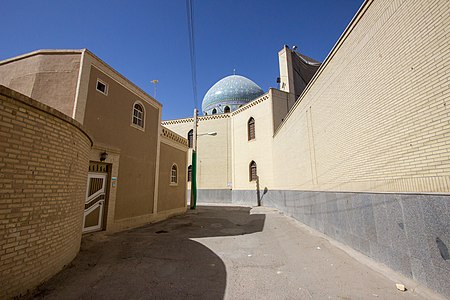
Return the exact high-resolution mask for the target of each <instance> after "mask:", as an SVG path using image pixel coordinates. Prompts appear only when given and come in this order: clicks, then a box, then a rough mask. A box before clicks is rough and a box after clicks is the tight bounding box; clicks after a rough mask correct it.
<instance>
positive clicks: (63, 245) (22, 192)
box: [0, 86, 92, 299]
mask: <svg viewBox="0 0 450 300" xmlns="http://www.w3.org/2000/svg"><path fill="white" fill-rule="evenodd" d="M91 145H92V141H91V140H90V138H89V136H88V135H87V134H86V133H85V132H84V131H83V130H82V129H81V127H80V125H79V124H78V123H77V122H75V121H73V120H72V119H70V118H69V117H67V116H65V115H63V114H62V113H60V112H58V111H56V110H54V109H52V108H50V107H48V106H46V105H44V104H42V103H40V102H37V101H35V100H32V99H31V98H28V97H26V96H24V95H21V94H19V93H17V92H14V91H12V90H10V89H8V88H6V87H4V86H0V287H1V288H0V298H2V299H3V298H12V297H15V296H17V295H19V294H24V293H26V292H27V290H30V289H32V288H34V287H36V286H37V285H39V284H40V283H41V282H43V281H45V280H46V279H48V278H50V277H51V276H53V275H54V274H56V273H57V272H59V271H60V270H61V269H62V268H63V267H64V266H65V265H67V264H68V263H70V261H71V260H72V259H73V258H74V257H75V256H76V254H77V253H78V250H79V247H80V241H81V227H82V219H83V209H84V199H85V196H86V180H87V171H88V155H89V150H90V147H91Z"/></svg>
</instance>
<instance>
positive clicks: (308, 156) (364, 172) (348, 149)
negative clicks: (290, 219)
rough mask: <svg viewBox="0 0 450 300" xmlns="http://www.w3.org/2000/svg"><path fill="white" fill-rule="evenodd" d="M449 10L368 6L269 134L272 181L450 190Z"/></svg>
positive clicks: (434, 4) (289, 185) (440, 5)
mask: <svg viewBox="0 0 450 300" xmlns="http://www.w3.org/2000/svg"><path fill="white" fill-rule="evenodd" d="M448 11H449V6H448V1H431V2H427V4H425V3H424V2H421V1H388V0H386V1H374V2H373V3H372V4H371V5H370V6H369V7H368V9H367V11H366V12H365V13H364V16H363V18H361V19H360V20H359V22H358V23H357V24H356V26H355V27H354V28H353V29H352V30H351V32H350V33H349V35H348V37H346V38H345V39H344V41H343V42H342V43H341V44H339V45H338V47H337V50H336V51H334V52H332V53H331V54H330V55H329V58H328V60H327V61H326V62H325V63H324V65H323V66H322V68H321V70H320V71H319V72H320V74H319V76H316V79H315V80H313V82H312V84H310V87H309V89H308V91H307V92H306V93H305V94H304V95H303V97H302V98H301V99H300V102H299V104H298V105H297V107H296V108H295V109H294V110H293V111H292V112H291V114H290V116H289V118H288V119H287V120H286V121H285V123H284V124H283V125H282V127H281V128H280V130H279V131H278V133H277V134H276V136H275V139H274V156H273V157H274V159H275V164H274V178H275V181H274V185H275V186H276V187H277V188H278V189H311V190H335V191H380V192H438V193H439V192H449V191H450V189H449V185H450V182H449V181H450V180H449V178H450V177H449V175H450V155H449V142H450V117H449V106H448V104H447V103H446V101H447V100H448V97H449V94H448V84H449V77H448V76H447V75H446V72H447V70H448V66H449V58H450V55H449V47H448V33H447V32H448V26H449V22H448ZM424 22H426V23H424ZM405 28H407V30H405Z"/></svg>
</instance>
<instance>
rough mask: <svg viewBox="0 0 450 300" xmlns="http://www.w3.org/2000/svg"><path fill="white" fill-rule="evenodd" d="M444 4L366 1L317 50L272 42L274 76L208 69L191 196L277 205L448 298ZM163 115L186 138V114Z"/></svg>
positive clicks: (449, 184)
mask: <svg viewBox="0 0 450 300" xmlns="http://www.w3.org/2000/svg"><path fill="white" fill-rule="evenodd" d="M448 12H449V6H448V1H445V0H444V1H442V0H433V1H431V2H430V3H427V5H421V4H420V3H419V2H417V1H382V0H379V1H370V0H369V1H365V2H364V4H363V5H362V6H361V8H360V10H359V11H358V13H357V14H356V15H355V16H354V18H353V19H352V21H351V22H350V24H349V25H348V26H347V28H346V29H345V31H344V32H343V33H342V35H341V37H340V38H339V40H338V41H337V42H336V44H335V45H334V47H333V49H332V50H331V51H330V53H329V54H328V56H327V57H326V59H325V60H324V61H323V62H322V63H318V62H317V61H315V60H313V59H311V58H309V57H307V56H305V55H303V54H301V53H300V52H301V49H300V52H299V51H298V49H295V48H294V47H292V48H289V47H287V46H285V47H283V48H282V49H281V51H280V52H279V53H278V59H279V72H280V74H279V80H278V81H279V86H278V88H270V89H269V90H268V91H263V90H262V89H261V88H260V87H259V86H258V85H257V84H256V83H254V82H252V81H251V80H250V79H249V78H251V77H252V76H251V74H249V76H248V77H249V78H246V77H243V76H239V75H231V76H228V77H225V78H223V79H221V80H219V81H218V82H217V83H216V84H215V85H213V86H212V87H211V88H210V90H209V91H208V92H207V93H206V95H205V97H204V99H203V103H202V112H203V116H200V117H199V118H198V128H197V132H198V144H197V145H198V150H197V186H198V198H197V199H198V202H199V203H201V202H220V203H232V204H235V203H236V204H241V203H242V204H246V205H258V204H261V205H264V206H272V207H275V208H278V209H279V210H280V211H282V212H283V213H284V214H286V215H288V216H292V217H293V218H295V219H297V220H299V221H300V222H302V223H304V224H306V225H308V226H310V227H312V228H314V229H316V230H318V231H320V232H322V233H324V234H326V235H327V236H329V237H331V238H332V239H334V240H337V241H339V242H341V243H343V244H345V245H347V246H349V247H351V248H353V249H355V250H357V251H359V252H361V253H363V254H364V255H366V256H368V257H370V258H372V259H374V260H376V261H378V262H381V263H383V264H385V265H386V266H388V267H389V268H391V269H393V270H395V271H396V272H399V273H401V274H403V275H405V276H408V277H411V278H413V279H415V280H417V281H419V282H420V283H422V284H424V285H426V286H427V287H429V288H431V289H433V290H435V291H437V292H438V293H440V294H442V295H444V296H445V297H450V281H449V280H448V278H450V265H449V263H450V256H449V254H448V253H449V251H448V249H449V248H450V231H449V228H450V224H449V220H450V218H449V212H450V196H449V195H450V114H449V108H448V107H449V105H448V99H449V94H448V86H449V76H448V65H449V58H450V55H449V51H448V49H449V47H448V34H446V32H448V17H447V16H448ZM274 77H277V75H275V76H274ZM162 125H163V126H165V127H167V128H169V129H170V130H172V131H174V132H176V133H177V134H178V135H180V136H183V137H185V138H187V139H188V140H189V141H190V143H189V145H190V146H192V138H191V137H192V129H193V118H183V119H176V120H166V121H163V122H162ZM211 132H216V133H217V135H209V134H208V133H211ZM190 151H191V150H190ZM189 156H190V155H189ZM190 164H191V163H190V160H188V168H187V169H188V174H187V175H188V176H187V177H188V179H189V177H190V173H189V170H190V169H191V168H190ZM188 188H189V185H188ZM187 194H189V193H187Z"/></svg>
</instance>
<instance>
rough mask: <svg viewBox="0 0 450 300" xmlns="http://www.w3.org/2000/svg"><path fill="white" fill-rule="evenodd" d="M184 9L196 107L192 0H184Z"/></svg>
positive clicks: (195, 106)
mask: <svg viewBox="0 0 450 300" xmlns="http://www.w3.org/2000/svg"><path fill="white" fill-rule="evenodd" d="M186 11H187V21H188V34H189V57H190V60H191V75H192V91H193V93H194V99H193V100H194V108H198V99H197V67H196V66H197V62H196V59H195V31H194V7H193V0H186Z"/></svg>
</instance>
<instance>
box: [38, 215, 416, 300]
mask: <svg viewBox="0 0 450 300" xmlns="http://www.w3.org/2000/svg"><path fill="white" fill-rule="evenodd" d="M318 247H319V248H320V249H319V248H318ZM50 259H51V258H50ZM35 297H37V298H45V299H80V298H81V299H223V298H225V299H423V298H422V297H421V296H419V295H417V294H415V293H414V292H412V291H406V292H400V291H398V290H397V289H396V288H395V282H392V281H390V280H389V279H387V278H385V277H384V276H382V275H381V274H379V273H377V272H375V271H373V270H372V269H370V268H368V267H367V266H366V265H363V264H361V263H359V262H357V261H356V260H355V259H353V258H352V257H350V256H349V255H347V254H346V253H345V252H343V251H342V250H340V249H338V248H336V247H334V246H333V245H331V244H330V243H329V242H328V241H327V240H325V239H323V238H321V237H318V236H315V235H312V234H311V233H309V232H308V231H307V230H305V229H304V227H302V226H299V225H298V223H296V222H295V221H294V220H292V219H290V218H288V217H285V216H283V215H282V214H280V213H279V212H278V211H277V210H274V209H270V208H262V207H259V208H253V209H251V208H245V207H220V206H204V207H199V208H198V209H197V210H196V211H190V212H189V213H188V214H186V215H184V216H179V217H175V218H172V219H170V220H167V221H164V222H161V223H158V224H153V225H148V226H144V227H141V228H137V229H133V230H130V231H126V232H122V233H118V234H114V235H105V234H103V233H97V234H92V235H88V236H85V237H84V238H83V243H82V249H81V252H80V254H79V255H78V257H77V258H76V259H75V261H74V262H73V263H72V264H71V266H70V267H69V268H67V269H65V270H64V271H62V272H61V273H59V274H58V275H57V276H56V277H54V278H53V279H51V280H50V281H49V282H48V283H46V284H45V285H43V286H41V287H40V289H39V290H38V291H37V294H36V295H35Z"/></svg>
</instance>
